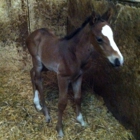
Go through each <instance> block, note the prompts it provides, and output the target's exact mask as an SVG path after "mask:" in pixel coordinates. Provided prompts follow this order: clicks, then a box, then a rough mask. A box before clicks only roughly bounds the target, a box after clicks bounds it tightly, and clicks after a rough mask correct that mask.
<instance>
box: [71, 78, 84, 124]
mask: <svg viewBox="0 0 140 140" xmlns="http://www.w3.org/2000/svg"><path fill="white" fill-rule="evenodd" d="M81 84H82V76H80V77H79V78H78V79H77V80H76V81H74V82H73V83H72V88H73V92H74V100H75V104H76V116H77V117H76V120H77V121H78V122H79V123H80V124H81V125H82V126H85V125H86V123H85V122H84V120H83V116H82V113H81Z"/></svg>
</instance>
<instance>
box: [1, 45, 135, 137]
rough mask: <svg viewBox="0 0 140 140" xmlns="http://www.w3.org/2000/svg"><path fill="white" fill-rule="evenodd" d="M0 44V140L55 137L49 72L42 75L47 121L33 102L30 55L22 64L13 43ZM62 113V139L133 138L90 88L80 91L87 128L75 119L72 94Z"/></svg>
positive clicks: (53, 87)
mask: <svg viewBox="0 0 140 140" xmlns="http://www.w3.org/2000/svg"><path fill="white" fill-rule="evenodd" d="M3 45H4V44H1V47H0V59H1V60H0V140H56V139H58V137H57V133H56V131H55V126H56V122H57V103H58V87H57V81H56V77H55V75H54V74H52V73H50V72H49V73H48V74H47V75H45V76H44V81H45V82H44V92H45V95H46V96H47V97H46V103H47V106H48V107H49V109H50V114H51V118H52V120H51V122H50V123H49V124H47V123H46V122H45V118H44V116H43V115H42V113H41V112H37V111H36V110H35V108H34V105H33V101H32V86H31V82H30V75H29V71H30V68H31V61H30V60H31V58H30V56H26V58H28V60H27V63H26V64H25V63H23V61H22V58H23V52H22V51H21V50H18V51H17V48H16V44H15V43H10V44H6V45H7V47H6V46H4V47H3ZM69 98H70V100H69V103H68V106H67V108H66V110H65V113H64V116H63V124H64V133H65V136H64V138H63V139H64V140H135V139H134V137H133V135H132V133H131V130H126V129H125V128H124V127H123V126H122V125H121V124H120V123H119V122H118V121H117V120H116V119H115V118H114V117H113V116H112V114H111V113H110V112H109V111H108V109H107V108H106V106H105V105H104V101H103V99H102V98H101V97H99V96H97V95H94V94H93V93H92V91H91V90H90V89H89V90H88V91H83V103H82V111H83V115H84V119H85V120H86V122H87V127H81V126H80V124H79V123H77V122H76V120H75V118H76V116H75V112H74V108H75V106H74V103H73V96H72V95H71V94H70V95H69Z"/></svg>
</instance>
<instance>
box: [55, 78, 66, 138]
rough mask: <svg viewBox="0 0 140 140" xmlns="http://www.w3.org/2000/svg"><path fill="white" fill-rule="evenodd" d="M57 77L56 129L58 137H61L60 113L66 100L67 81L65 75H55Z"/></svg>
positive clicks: (61, 113)
mask: <svg viewBox="0 0 140 140" xmlns="http://www.w3.org/2000/svg"><path fill="white" fill-rule="evenodd" d="M57 78H58V86H59V101H58V121H57V125H56V130H57V132H58V135H59V136H60V137H63V135H64V134H63V130H62V115H63V112H64V110H65V108H66V105H67V101H68V97H67V94H68V85H69V82H68V80H67V79H66V78H65V77H61V76H57Z"/></svg>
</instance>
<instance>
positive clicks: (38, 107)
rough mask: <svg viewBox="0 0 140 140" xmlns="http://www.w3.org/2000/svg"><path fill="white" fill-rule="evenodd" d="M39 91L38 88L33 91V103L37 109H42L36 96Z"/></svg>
mask: <svg viewBox="0 0 140 140" xmlns="http://www.w3.org/2000/svg"><path fill="white" fill-rule="evenodd" d="M38 94H39V92H38V90H36V91H35V94H34V104H35V106H36V109H38V110H39V111H40V110H41V109H42V107H41V105H40V103H39V96H38Z"/></svg>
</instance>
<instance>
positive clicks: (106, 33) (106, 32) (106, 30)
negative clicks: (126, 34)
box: [102, 25, 124, 65]
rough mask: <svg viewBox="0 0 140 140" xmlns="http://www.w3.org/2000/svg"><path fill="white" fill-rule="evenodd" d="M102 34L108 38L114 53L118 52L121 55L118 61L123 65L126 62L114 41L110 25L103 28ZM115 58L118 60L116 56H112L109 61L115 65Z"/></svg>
mask: <svg viewBox="0 0 140 140" xmlns="http://www.w3.org/2000/svg"><path fill="white" fill-rule="evenodd" d="M102 34H103V35H104V36H106V37H107V38H108V40H109V42H110V45H111V47H112V48H113V50H114V51H116V52H117V53H118V55H119V58H118V59H119V60H120V63H121V65H122V64H123V61H124V60H123V56H122V54H121V52H120V50H119V48H118V47H117V45H116V43H115V41H114V38H113V32H112V29H111V28H110V27H109V26H108V25H105V26H103V27H102ZM115 58H116V56H114V55H111V56H109V57H108V59H109V60H110V61H111V62H113V63H114V59H115Z"/></svg>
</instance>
